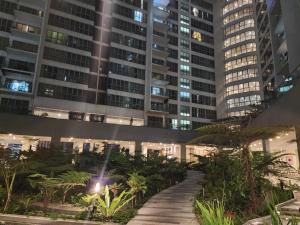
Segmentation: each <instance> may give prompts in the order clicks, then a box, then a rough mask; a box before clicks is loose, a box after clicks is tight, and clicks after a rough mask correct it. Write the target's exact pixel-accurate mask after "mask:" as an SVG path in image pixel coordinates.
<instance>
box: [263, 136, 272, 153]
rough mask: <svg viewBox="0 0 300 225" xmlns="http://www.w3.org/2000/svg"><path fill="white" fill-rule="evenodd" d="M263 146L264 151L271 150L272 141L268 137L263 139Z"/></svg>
mask: <svg viewBox="0 0 300 225" xmlns="http://www.w3.org/2000/svg"><path fill="white" fill-rule="evenodd" d="M262 147H263V151H264V152H269V151H270V141H269V140H268V139H264V140H262Z"/></svg>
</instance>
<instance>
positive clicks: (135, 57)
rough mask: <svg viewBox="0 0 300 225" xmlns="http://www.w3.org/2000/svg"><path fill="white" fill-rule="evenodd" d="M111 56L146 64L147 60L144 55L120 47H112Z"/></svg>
mask: <svg viewBox="0 0 300 225" xmlns="http://www.w3.org/2000/svg"><path fill="white" fill-rule="evenodd" d="M110 56H111V57H113V58H117V59H122V60H126V61H128V62H133V63H138V64H142V65H145V60H146V57H145V56H144V55H141V54H137V53H134V52H130V51H126V50H122V49H119V48H111V49H110Z"/></svg>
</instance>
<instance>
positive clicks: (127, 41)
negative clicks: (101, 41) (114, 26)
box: [111, 32, 146, 50]
mask: <svg viewBox="0 0 300 225" xmlns="http://www.w3.org/2000/svg"><path fill="white" fill-rule="evenodd" d="M111 40H112V42H115V43H118V44H122V45H125V46H128V47H132V48H137V49H141V50H146V42H145V41H142V40H139V39H136V38H133V37H129V36H126V35H123V34H118V33H114V32H112V33H111Z"/></svg>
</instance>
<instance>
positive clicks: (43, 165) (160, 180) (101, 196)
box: [0, 148, 187, 224]
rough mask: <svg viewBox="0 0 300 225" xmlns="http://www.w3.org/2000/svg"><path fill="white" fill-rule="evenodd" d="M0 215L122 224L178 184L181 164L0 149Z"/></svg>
mask: <svg viewBox="0 0 300 225" xmlns="http://www.w3.org/2000/svg"><path fill="white" fill-rule="evenodd" d="M0 154H1V156H0V164H1V165H0V170H1V171H0V172H1V183H0V208H1V209H0V211H1V212H2V213H7V214H19V215H32V216H42V217H50V218H53V219H56V218H63V219H76V220H92V221H102V222H107V221H108V222H115V223H120V224H126V223H127V222H128V221H129V220H130V219H131V218H132V217H134V215H135V213H136V211H137V209H138V208H139V207H140V206H141V205H142V204H143V203H144V202H145V201H146V200H147V199H148V198H149V197H151V196H152V195H154V194H156V193H158V192H160V191H161V190H163V189H165V188H167V187H169V186H172V185H174V184H176V183H178V182H181V181H182V180H183V179H184V178H185V176H186V168H187V166H186V164H184V163H178V162H177V161H176V159H168V158H166V157H163V156H159V155H157V154H154V153H153V154H150V155H148V157H143V156H135V157H133V156H131V155H129V154H128V151H127V150H126V149H111V148H105V149H103V151H102V153H97V152H83V153H73V152H66V151H63V150H62V149H60V148H50V149H38V150H37V151H24V152H20V153H15V152H13V151H12V150H10V149H3V148H1V149H0Z"/></svg>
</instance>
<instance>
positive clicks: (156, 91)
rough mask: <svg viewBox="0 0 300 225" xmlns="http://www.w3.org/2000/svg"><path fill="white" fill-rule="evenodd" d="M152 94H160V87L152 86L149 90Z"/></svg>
mask: <svg viewBox="0 0 300 225" xmlns="http://www.w3.org/2000/svg"><path fill="white" fill-rule="evenodd" d="M151 94H152V95H162V89H161V88H158V87H152V90H151Z"/></svg>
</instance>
